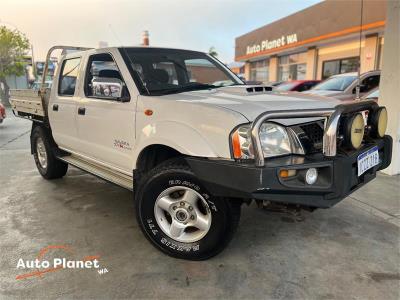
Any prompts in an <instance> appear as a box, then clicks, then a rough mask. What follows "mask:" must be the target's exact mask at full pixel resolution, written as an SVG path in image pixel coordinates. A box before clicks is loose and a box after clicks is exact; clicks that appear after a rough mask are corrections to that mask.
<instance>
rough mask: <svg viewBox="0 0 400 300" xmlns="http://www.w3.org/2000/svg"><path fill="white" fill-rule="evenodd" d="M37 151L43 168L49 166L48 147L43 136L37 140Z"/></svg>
mask: <svg viewBox="0 0 400 300" xmlns="http://www.w3.org/2000/svg"><path fill="white" fill-rule="evenodd" d="M36 153H37V157H38V160H39V164H40V166H41V167H42V168H43V169H46V168H47V152H46V147H45V145H44V142H43V140H42V138H40V137H39V138H38V139H37V140H36Z"/></svg>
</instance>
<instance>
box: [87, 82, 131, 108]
mask: <svg viewBox="0 0 400 300" xmlns="http://www.w3.org/2000/svg"><path fill="white" fill-rule="evenodd" d="M124 91H126V88H125V86H124V84H123V82H122V81H121V80H120V79H118V78H112V77H97V78H93V79H92V96H93V97H98V98H103V99H110V100H118V101H121V102H127V101H129V96H127V93H126V92H125V93H124Z"/></svg>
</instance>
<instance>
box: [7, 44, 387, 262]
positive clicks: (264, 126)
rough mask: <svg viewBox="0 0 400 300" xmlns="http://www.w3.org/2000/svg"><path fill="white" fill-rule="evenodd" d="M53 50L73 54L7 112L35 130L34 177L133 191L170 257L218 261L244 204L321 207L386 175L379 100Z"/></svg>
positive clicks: (149, 232)
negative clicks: (94, 179)
mask: <svg viewBox="0 0 400 300" xmlns="http://www.w3.org/2000/svg"><path fill="white" fill-rule="evenodd" d="M57 48H61V49H64V50H67V49H69V50H71V49H72V50H77V51H75V52H72V53H67V54H65V55H63V56H62V59H61V61H60V64H59V68H58V70H57V72H56V74H55V76H54V81H53V85H52V87H51V90H50V89H45V88H42V89H41V90H40V91H34V90H31V91H28V90H14V91H12V92H11V103H12V108H13V111H14V113H15V114H16V115H17V116H20V117H24V118H28V119H30V120H32V121H33V124H32V132H31V151H32V154H33V155H34V159H35V162H36V165H37V168H38V170H39V172H40V174H41V175H42V176H43V177H44V178H46V179H56V178H61V177H63V176H64V175H65V174H66V173H67V168H68V165H69V164H71V165H73V166H75V167H78V168H80V169H82V170H85V171H87V172H89V173H92V174H94V175H96V176H98V177H101V178H103V179H105V180H108V181H110V182H113V183H115V184H118V185H120V186H122V187H124V188H127V189H130V190H132V191H134V198H135V203H136V205H135V206H136V216H137V220H138V223H139V224H140V227H141V229H142V230H143V232H144V233H145V235H146V237H147V238H148V239H149V240H150V242H151V243H152V244H153V245H155V246H156V247H157V248H158V249H160V250H162V251H163V252H165V253H166V254H168V255H171V256H174V257H178V258H184V259H191V260H200V259H207V258H209V257H212V256H213V255H216V254H217V253H219V252H220V251H222V249H224V247H225V246H226V245H227V244H228V242H229V241H230V240H231V238H232V236H233V234H234V232H235V229H236V228H237V226H238V223H239V218H240V209H241V205H242V203H250V202H251V201H253V200H255V201H256V202H257V203H258V204H261V205H263V204H264V205H267V204H268V203H272V204H274V205H283V206H286V207H290V206H294V207H297V208H308V209H315V208H328V207H331V206H333V205H334V204H336V203H337V202H339V201H340V200H342V199H343V198H345V197H346V196H347V195H349V194H350V193H352V192H353V191H355V190H356V189H358V188H359V187H361V186H363V185H364V184H366V183H367V182H369V181H370V180H372V179H373V178H375V176H376V172H377V171H378V170H380V169H383V168H386V167H387V166H388V165H389V164H390V161H391V149H392V140H391V138H390V136H387V135H385V130H386V123H387V112H386V109H385V108H384V107H379V106H378V105H377V104H376V103H375V102H372V101H355V102H351V103H348V104H340V102H338V101H337V100H332V99H328V98H322V97H319V96H306V95H303V94H299V93H286V92H282V93H279V92H274V91H271V88H270V87H267V86H249V85H244V84H243V82H242V81H241V80H240V79H239V78H238V77H237V76H236V75H235V74H234V73H232V72H231V71H230V70H229V69H228V68H226V67H225V66H224V65H223V64H222V63H220V62H219V61H218V60H216V59H215V58H213V57H211V56H210V55H208V54H205V53H201V52H196V51H189V50H177V49H164V48H150V47H126V48H125V47H121V48H114V47H113V48H104V49H81V48H76V47H65V46H64V47H53V48H52V49H50V51H49V54H48V57H50V55H51V52H52V51H53V50H54V49H57ZM47 61H48V59H47ZM46 69H47V67H45V73H46V72H47V71H46ZM44 77H45V76H44ZM88 188H90V187H88Z"/></svg>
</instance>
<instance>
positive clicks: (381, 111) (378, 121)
mask: <svg viewBox="0 0 400 300" xmlns="http://www.w3.org/2000/svg"><path fill="white" fill-rule="evenodd" d="M370 120H371V125H372V132H371V134H372V136H373V137H380V138H382V137H384V136H385V133H386V127H387V121H388V116H387V110H386V108H385V107H380V108H378V109H377V110H376V111H374V112H373V113H372V115H371V119H370Z"/></svg>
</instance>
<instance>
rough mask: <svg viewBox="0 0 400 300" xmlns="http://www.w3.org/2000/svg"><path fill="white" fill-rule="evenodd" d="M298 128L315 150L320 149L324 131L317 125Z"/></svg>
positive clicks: (312, 124) (311, 124)
mask: <svg viewBox="0 0 400 300" xmlns="http://www.w3.org/2000/svg"><path fill="white" fill-rule="evenodd" d="M300 128H301V129H302V130H303V131H304V133H305V134H306V136H307V137H308V139H309V140H310V142H311V143H312V144H313V146H314V147H315V148H318V149H322V139H323V137H324V129H323V127H321V125H320V124H319V123H310V124H306V125H301V126H300Z"/></svg>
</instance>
